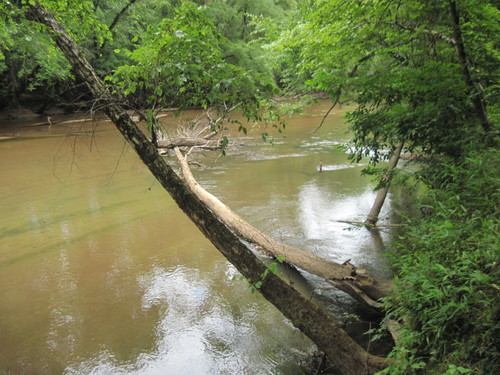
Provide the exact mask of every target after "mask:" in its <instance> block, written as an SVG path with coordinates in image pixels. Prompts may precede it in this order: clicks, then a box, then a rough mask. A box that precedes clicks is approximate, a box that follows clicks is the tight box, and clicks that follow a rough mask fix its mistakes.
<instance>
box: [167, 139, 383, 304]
mask: <svg viewBox="0 0 500 375" xmlns="http://www.w3.org/2000/svg"><path fill="white" fill-rule="evenodd" d="M175 153H176V156H177V159H178V160H179V163H180V165H181V169H182V174H183V176H184V180H185V182H186V183H187V185H188V186H189V188H190V189H191V191H192V192H193V193H194V194H195V195H196V196H197V197H198V199H200V200H201V201H202V202H204V204H205V205H206V206H207V207H208V208H209V209H210V210H211V211H212V212H213V213H214V214H215V215H216V216H217V217H218V218H219V220H221V221H222V222H224V223H225V224H226V225H227V226H228V227H229V228H230V229H231V230H232V231H233V232H234V233H236V234H237V235H238V236H239V237H240V238H242V239H244V240H245V241H247V242H250V243H252V244H254V245H256V247H257V249H258V250H259V251H261V252H262V253H264V254H266V255H269V256H272V257H275V258H278V257H283V258H285V262H286V263H288V264H291V265H293V266H296V267H298V268H300V269H302V270H305V271H307V272H309V273H312V274H314V275H317V276H319V277H321V278H323V279H325V280H326V281H327V282H329V283H330V284H332V285H334V286H335V287H336V288H337V289H340V290H342V291H344V292H345V293H347V294H349V295H350V296H351V297H353V298H354V299H356V300H357V301H359V302H361V303H362V304H364V305H365V306H367V307H369V308H371V309H375V310H378V311H379V312H380V311H381V307H382V306H381V304H380V302H378V300H379V299H380V298H382V297H385V296H387V292H388V289H390V283H387V282H385V281H382V280H376V279H374V278H372V277H370V276H368V275H366V273H365V272H364V270H359V269H356V267H354V266H353V265H351V264H350V263H348V262H346V263H344V264H339V263H336V262H333V261H330V260H327V259H325V258H322V257H319V256H317V255H315V254H313V253H310V252H308V251H305V250H302V249H298V248H295V247H292V246H289V245H286V244H284V243H280V242H278V241H276V240H275V239H274V238H272V237H270V236H268V235H266V234H264V233H262V232H261V231H260V230H258V229H257V228H255V227H253V226H252V225H250V224H249V223H248V222H247V221H246V220H244V219H243V218H241V217H240V216H239V215H237V214H236V213H235V212H234V211H232V210H231V209H230V208H229V207H228V206H226V205H225V204H224V203H222V202H221V201H220V200H219V199H218V198H217V197H215V196H213V195H212V194H210V193H209V192H207V191H206V190H205V189H203V188H202V187H201V186H200V185H199V184H198V182H197V181H196V179H195V178H194V177H193V174H192V173H191V170H190V168H189V166H188V163H187V161H186V159H185V158H184V156H183V155H182V153H181V151H180V150H179V149H178V148H175Z"/></svg>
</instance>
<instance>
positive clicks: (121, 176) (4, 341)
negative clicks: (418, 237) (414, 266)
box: [0, 106, 393, 375]
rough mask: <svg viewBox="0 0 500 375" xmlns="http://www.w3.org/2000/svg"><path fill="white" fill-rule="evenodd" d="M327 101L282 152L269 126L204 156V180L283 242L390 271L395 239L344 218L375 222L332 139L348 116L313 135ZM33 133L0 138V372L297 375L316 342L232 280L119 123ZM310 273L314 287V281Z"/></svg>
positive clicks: (355, 172) (363, 187)
mask: <svg viewBox="0 0 500 375" xmlns="http://www.w3.org/2000/svg"><path fill="white" fill-rule="evenodd" d="M326 109H327V108H326ZM324 110H325V106H323V107H321V106H318V107H315V108H313V109H312V112H313V114H312V115H311V114H304V115H301V116H298V117H297V118H294V119H291V120H290V123H289V126H288V127H287V132H286V138H285V139H276V143H275V145H274V146H269V145H268V144H264V143H262V142H261V140H260V135H259V134H258V132H257V133H254V134H252V135H250V133H249V135H248V136H247V137H245V139H244V140H245V143H246V145H245V146H244V147H238V148H235V149H231V150H228V156H227V157H226V158H224V159H223V160H220V159H217V157H216V155H212V154H210V153H209V154H208V156H209V157H208V158H207V157H206V156H205V155H206V154H204V155H199V156H197V157H199V158H201V159H203V160H200V161H201V162H202V164H204V165H205V167H204V168H202V169H200V170H195V171H194V173H195V175H196V177H197V179H198V180H199V181H200V183H201V184H202V185H203V186H204V187H205V188H207V189H208V190H209V191H210V192H212V193H213V194H215V195H216V196H218V197H221V199H222V200H223V201H224V202H227V203H228V204H229V205H230V206H231V208H233V209H234V210H235V211H237V212H238V213H239V214H240V215H241V216H243V217H244V218H246V219H247V220H248V221H249V222H250V223H252V224H253V225H255V226H256V227H258V228H259V229H261V230H263V231H265V232H266V233H268V234H270V235H271V236H273V237H275V238H277V239H279V240H281V241H283V242H286V243H289V244H290V245H293V246H298V247H301V248H304V249H308V250H310V251H314V252H317V253H318V254H320V255H322V256H325V257H327V258H331V259H334V260H340V261H345V260H347V259H349V258H352V259H353V260H352V261H353V263H355V264H356V265H360V266H364V267H367V268H370V269H371V270H374V271H376V270H380V269H383V268H384V267H383V260H381V258H380V257H378V256H377V253H378V251H380V249H381V248H382V247H383V243H384V242H387V241H388V240H389V236H388V234H385V233H382V235H381V237H380V238H376V237H373V236H372V234H371V233H370V232H368V231H366V230H346V229H347V228H350V226H348V225H346V224H343V223H339V222H338V220H342V219H349V220H352V219H356V218H359V217H364V215H365V214H366V212H367V211H368V209H369V207H370V206H371V203H372V202H373V198H374V193H373V192H371V186H370V184H369V181H367V180H366V179H365V178H363V177H360V175H359V172H360V169H361V168H362V166H359V165H354V166H353V165H350V164H349V163H348V161H347V157H346V155H345V154H344V153H342V152H340V151H339V150H338V149H337V148H336V145H337V144H338V143H340V142H342V141H343V136H342V131H343V126H342V123H341V122H339V121H338V120H339V117H338V115H339V114H338V113H336V114H334V115H332V116H329V118H328V119H327V121H326V122H325V124H324V125H323V128H322V131H323V133H320V134H313V135H311V134H309V132H310V131H311V130H312V129H313V128H314V127H316V126H317V122H316V121H312V120H311V118H312V117H311V116H319V115H320V114H321V113H324ZM316 119H317V118H316ZM85 126H87V125H85ZM95 126H96V124H88V129H87V130H89V131H94V128H95ZM82 130H83V133H82V134H83V135H82V136H79V137H77V139H75V138H74V137H69V138H68V137H66V134H67V133H72V132H79V131H82ZM31 131H33V130H31ZM35 135H36V136H35V137H34V136H33V134H31V133H30V134H29V137H26V138H23V136H22V135H21V136H20V137H19V138H18V139H16V140H14V141H2V142H0V160H2V163H0V174H1V175H2V178H3V182H2V184H0V211H1V215H0V240H1V241H0V270H1V272H0V347H1V348H2V351H0V373H1V374H4V373H5V374H9V373H12V374H59V373H66V374H99V375H101V374H102V375H104V374H106V375H107V374H165V373H171V374H263V373H264V374H287V375H288V374H290V375H293V374H300V373H301V370H300V368H299V366H298V365H297V360H296V357H294V355H293V351H294V349H297V350H298V351H300V352H309V351H311V350H313V349H314V347H313V345H312V344H311V343H310V341H308V340H307V339H306V338H305V337H304V336H303V335H302V334H301V333H300V332H299V331H298V330H296V329H295V328H293V327H292V326H291V324H290V323H289V322H288V321H287V320H286V319H285V318H284V317H283V316H282V315H281V314H280V313H279V312H278V311H276V309H275V308H274V307H273V306H271V305H270V304H269V303H267V302H266V301H265V300H263V299H262V298H261V297H260V296H259V295H258V294H251V293H250V291H249V288H248V285H247V284H246V282H245V281H238V280H232V278H233V276H234V275H237V274H238V273H237V272H236V271H235V269H234V268H233V267H232V266H231V265H230V264H228V262H227V261H226V260H225V259H224V258H223V257H222V256H221V255H220V254H219V253H218V252H217V251H216V250H215V249H214V248H213V246H212V245H211V244H210V243H209V242H208V241H207V240H206V239H205V238H204V237H203V236H202V235H201V234H200V233H199V231H198V230H197V229H196V228H195V227H194V225H193V224H192V223H190V222H189V221H188V220H187V218H186V217H185V215H183V214H182V212H180V210H179V209H178V208H177V207H176V205H175V204H174V203H173V202H172V200H171V199H170V198H169V197H168V196H167V195H166V193H165V192H164V191H163V189H162V188H161V187H160V186H159V185H158V183H155V182H154V179H153V178H152V177H151V175H150V173H149V172H148V171H147V169H146V168H145V167H144V166H143V165H142V163H141V162H140V161H139V160H138V159H137V158H136V157H135V156H134V155H133V153H132V151H131V150H130V149H129V148H128V147H124V141H123V140H122V138H121V137H120V135H119V134H117V131H116V130H114V129H113V128H112V127H111V126H109V125H106V124H102V123H100V124H99V128H98V131H96V132H94V133H93V134H92V135H91V133H90V132H86V131H85V127H84V128H82V125H78V127H77V128H71V126H68V125H66V126H64V127H61V128H59V129H58V128H57V126H56V125H54V126H53V128H52V133H51V134H45V133H43V132H42V129H40V132H39V133H37V134H35ZM90 145H92V147H90ZM75 149H76V151H77V152H76V153H75V152H74V151H75ZM27 151H29V152H27ZM193 156H194V155H193ZM210 157H211V158H210ZM320 161H322V162H323V173H319V172H318V166H319V163H320ZM391 205H393V202H392V198H391V197H389V201H388V206H387V207H386V208H385V209H384V211H383V215H384V216H386V215H388V214H389V213H390V210H391V207H390V206H391ZM351 229H352V228H351ZM306 276H308V279H307V280H306V279H305V278H302V279H301V281H300V284H301V285H302V287H303V289H304V290H305V291H306V292H307V293H310V289H311V288H315V287H316V286H317V285H316V284H315V279H314V277H310V275H306ZM297 284H299V282H298V281H297ZM311 285H312V286H311ZM323 296H324V298H326V299H329V300H331V301H333V302H335V304H333V305H332V306H331V310H332V311H334V312H335V314H337V315H338V316H341V315H342V313H343V312H346V311H347V312H354V311H353V309H355V306H356V304H354V303H353V302H352V299H350V297H346V296H345V295H343V294H339V293H334V292H331V291H325V292H324V293H323Z"/></svg>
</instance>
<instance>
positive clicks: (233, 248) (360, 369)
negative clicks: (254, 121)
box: [27, 0, 386, 375]
mask: <svg viewBox="0 0 500 375" xmlns="http://www.w3.org/2000/svg"><path fill="white" fill-rule="evenodd" d="M27 6H28V9H29V13H28V14H27V17H28V18H30V19H33V20H35V21H37V22H40V23H42V24H44V25H46V26H47V27H48V28H49V29H50V30H52V31H53V33H54V37H55V41H56V43H57V45H58V46H59V48H60V49H61V50H62V52H63V53H64V55H65V56H66V58H67V59H68V61H69V62H70V63H71V65H72V67H73V69H74V72H75V73H76V74H77V75H78V76H79V77H80V78H81V79H82V80H83V81H84V82H86V83H87V85H88V87H89V89H90V91H91V92H92V94H93V96H94V97H95V98H96V99H97V100H100V101H101V102H102V104H103V108H104V112H105V113H106V114H107V115H108V116H109V118H110V119H111V120H112V121H113V123H114V124H115V125H116V127H117V129H118V130H119V131H120V133H121V134H122V135H123V136H124V137H125V139H126V140H127V141H128V143H129V144H130V145H131V146H132V148H133V149H134V150H135V151H136V153H137V154H138V155H139V157H140V158H141V160H142V161H143V162H144V164H145V165H146V166H147V167H148V168H149V169H150V171H151V172H152V173H153V175H154V176H155V177H156V178H157V180H158V181H159V182H160V184H161V185H162V186H163V187H164V188H165V190H167V191H168V193H169V194H170V195H171V196H172V198H173V199H174V200H175V202H176V203H177V205H178V206H179V207H180V208H181V209H182V211H184V213H185V214H186V215H187V216H188V217H189V218H190V219H191V220H192V221H193V223H194V224H195V225H196V226H197V227H198V229H199V230H200V231H201V232H202V233H203V234H204V235H205V236H206V237H207V238H208V239H210V241H211V242H212V243H213V244H214V246H215V247H216V248H217V249H218V250H219V251H220V252H221V253H222V254H223V255H224V256H225V257H226V258H227V259H228V260H229V261H230V262H231V263H233V264H234V265H235V267H236V268H237V269H238V270H239V271H240V272H241V273H242V274H243V275H244V276H245V277H246V278H248V279H249V280H250V281H251V282H252V283H256V282H257V281H263V282H262V286H261V287H260V289H259V291H260V292H261V293H262V295H263V296H264V297H265V298H266V299H268V300H269V301H270V302H271V303H273V304H274V305H275V306H276V307H277V308H278V309H279V310H280V311H281V312H282V313H283V314H284V315H285V316H286V317H288V318H289V319H290V320H291V321H292V322H293V324H294V325H295V326H296V327H297V328H299V329H300V330H302V331H303V332H304V333H305V334H306V335H307V336H309V337H310V338H311V340H312V341H313V342H314V343H316V345H318V347H320V348H321V349H322V350H323V351H325V353H326V354H327V356H328V358H329V359H330V361H332V363H334V364H336V366H337V368H338V370H339V371H340V372H341V373H342V374H345V375H359V374H373V373H375V372H376V371H378V370H380V369H382V368H384V367H385V365H386V364H385V359H383V358H380V357H376V356H373V355H371V354H369V353H368V352H366V351H365V350H364V349H363V348H362V347H360V346H359V345H358V344H357V343H356V342H354V341H353V340H352V339H351V338H350V337H349V336H348V335H347V333H346V332H345V331H344V330H343V329H342V328H341V327H340V326H339V325H338V324H337V322H336V321H335V320H334V319H333V318H332V317H331V315H330V314H329V313H328V312H327V311H326V309H324V308H322V307H320V306H316V305H314V304H313V303H312V302H311V301H310V300H309V299H307V298H305V297H304V296H302V295H301V294H300V293H299V292H298V291H297V290H296V289H295V288H293V287H292V286H291V285H289V284H288V283H287V282H285V281H284V280H282V279H280V278H279V277H278V276H277V275H274V274H273V273H272V272H271V273H269V274H268V275H267V277H266V278H265V279H264V280H261V279H262V274H263V273H264V271H265V270H266V269H267V268H266V266H265V265H264V264H263V263H262V262H261V261H260V260H259V259H258V258H257V257H256V256H255V255H254V254H253V253H252V251H251V250H250V249H249V248H248V247H247V246H246V245H245V244H244V243H243V242H242V241H241V240H239V239H238V238H237V237H236V236H235V235H234V233H232V231H231V230H230V229H229V228H228V227H227V226H226V225H224V224H223V223H222V222H221V221H220V220H218V218H217V217H216V216H215V215H214V214H213V213H212V211H211V210H210V209H209V208H208V207H207V206H206V205H205V204H204V203H203V202H202V201H200V200H199V199H198V198H197V197H196V195H195V194H193V192H191V191H190V189H189V188H188V186H187V185H186V184H184V182H183V181H182V180H181V179H180V178H179V176H177V175H176V174H175V172H174V171H173V170H172V168H170V166H169V165H168V164H167V163H166V162H165V161H164V159H163V158H162V157H161V156H160V155H159V154H158V152H157V149H156V147H155V146H154V145H153V144H152V143H151V142H149V140H148V139H147V137H146V136H145V135H144V134H143V133H142V132H141V131H140V130H139V128H138V127H137V126H136V125H135V123H134V122H133V121H132V120H131V118H130V116H129V115H128V114H127V113H126V112H125V110H124V109H123V108H122V107H121V106H120V105H119V104H117V103H118V102H121V101H120V100H117V98H116V97H115V96H113V95H112V94H111V93H110V92H109V91H108V90H107V88H106V87H105V86H104V83H103V82H102V81H101V80H100V79H99V78H98V77H97V75H96V73H95V72H94V70H93V68H92V67H91V66H90V64H89V63H88V62H87V61H86V59H85V58H84V57H83V56H82V55H81V53H80V51H79V48H78V46H77V45H76V44H75V43H74V41H73V40H72V39H71V38H70V36H69V35H68V33H67V32H66V31H65V30H64V28H63V27H62V26H61V24H59V22H57V20H56V19H55V18H54V17H53V16H52V15H51V14H50V13H49V12H47V11H46V10H45V8H43V7H42V6H41V5H40V4H39V3H38V1H36V0H35V1H30V2H29V3H28V5H27Z"/></svg>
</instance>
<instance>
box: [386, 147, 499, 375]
mask: <svg viewBox="0 0 500 375" xmlns="http://www.w3.org/2000/svg"><path fill="white" fill-rule="evenodd" d="M499 155H500V153H499V152H498V151H495V150H487V151H485V152H483V153H476V154H475V155H474V156H472V157H469V158H466V159H464V160H463V161H461V162H451V161H446V162H445V161H441V162H440V163H439V165H438V164H436V165H435V166H431V167H429V169H427V170H426V171H425V172H424V173H423V175H422V176H423V180H424V182H427V183H428V184H429V185H430V186H432V187H433V188H431V189H429V190H428V192H427V194H426V197H425V199H426V206H427V208H428V210H427V211H426V212H430V214H428V215H426V216H424V217H422V218H419V219H414V220H410V222H409V226H408V227H407V229H405V231H404V233H403V235H402V236H401V238H400V241H399V243H398V245H396V248H395V249H394V250H393V251H392V253H391V255H390V259H391V262H392V265H393V266H394V267H395V269H396V271H397V275H398V277H397V279H396V281H395V282H396V286H397V290H396V292H395V293H394V294H393V295H391V296H390V297H389V298H387V299H386V301H385V305H386V308H387V309H388V311H389V315H390V316H392V317H395V318H396V319H400V320H401V321H403V322H404V324H403V329H402V335H401V342H400V343H399V345H398V347H397V348H396V349H395V350H394V351H393V352H392V353H391V356H392V357H393V358H394V359H395V361H394V363H393V364H392V365H391V366H390V367H389V369H388V370H387V371H386V372H385V373H390V374H449V375H450V374H491V375H493V374H498V373H500V358H499V350H498V347H499V345H498V344H499V340H498V338H499V337H500V323H499V317H500V299H499V297H498V296H499V292H500V287H499V285H500V278H499V276H500V268H499V265H498V261H499V259H500V251H499V247H498V236H497V233H498V215H497V214H498V208H499V205H498V203H499V200H498V187H499V185H500V184H499V178H498V173H497V170H496V169H497V167H498V165H500V164H499Z"/></svg>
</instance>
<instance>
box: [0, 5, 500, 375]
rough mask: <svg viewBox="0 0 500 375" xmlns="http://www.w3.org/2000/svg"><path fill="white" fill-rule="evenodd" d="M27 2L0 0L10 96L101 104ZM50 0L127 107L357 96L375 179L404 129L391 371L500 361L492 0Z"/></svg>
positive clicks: (492, 366)
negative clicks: (402, 221) (414, 166)
mask: <svg viewBox="0 0 500 375" xmlns="http://www.w3.org/2000/svg"><path fill="white" fill-rule="evenodd" d="M23 3H29V1H26V2H23V1H6V0H3V1H2V2H1V3H0V18H1V19H2V22H1V23H0V36H1V38H0V48H1V50H0V79H1V81H2V84H1V86H0V107H1V108H16V107H20V106H26V107H29V108H31V109H33V110H35V111H36V112H37V113H40V114H43V113H44V112H46V111H47V110H48V109H49V108H50V107H53V106H58V107H59V108H63V109H64V110H66V111H74V110H81V109H83V110H90V109H92V110H99V109H100V108H99V106H98V102H96V101H94V100H93V98H92V95H91V93H90V92H89V91H88V89H87V88H86V86H85V85H84V82H82V81H80V80H79V79H78V78H76V76H75V75H74V72H73V70H72V67H71V65H70V64H69V63H68V61H67V60H66V59H65V57H64V55H63V54H62V53H61V52H60V50H59V49H58V47H57V46H56V45H55V43H54V41H53V40H52V38H51V37H50V34H49V33H47V31H46V28H45V27H44V26H42V25H40V24H37V23H34V22H32V21H29V20H28V19H27V18H26V17H25V14H24V12H25V10H24V9H23ZM40 3H41V4H42V5H44V6H45V7H46V8H47V9H49V10H50V11H51V12H52V13H54V14H55V15H56V17H57V18H58V20H59V21H60V22H62V23H63V24H64V26H65V27H66V29H67V30H68V31H69V32H70V35H71V36H72V37H73V38H74V39H75V40H76V41H77V43H78V44H79V46H80V47H81V49H82V51H84V54H85V57H86V58H87V59H88V60H89V62H90V63H91V65H92V66H93V67H94V69H95V70H96V72H97V73H98V75H99V76H100V77H101V78H103V79H105V80H106V82H107V83H108V84H109V85H110V86H111V87H113V88H114V89H115V90H117V91H118V92H120V93H121V94H122V95H123V96H124V97H126V99H127V102H126V105H127V106H128V108H130V109H151V110H153V111H154V110H158V109H160V108H165V107H176V108H179V109H180V110H182V109H186V108H191V107H202V108H206V109H208V108H219V109H223V110H224V109H225V108H232V106H234V105H238V108H239V109H240V110H241V111H242V112H243V113H244V114H245V115H246V116H247V118H249V119H251V120H252V121H257V120H264V118H263V117H264V115H263V114H265V113H271V112H270V111H271V110H272V114H273V116H276V111H278V110H279V109H278V108H276V101H274V100H273V98H276V96H278V95H279V96H282V97H293V98H295V101H294V102H293V103H294V105H293V106H290V105H288V106H286V108H281V110H283V109H286V110H290V109H291V107H294V108H299V107H301V106H302V105H304V104H305V103H307V102H308V100H309V99H310V98H311V96H308V95H304V94H311V93H318V92H320V93H323V94H325V95H327V96H328V97H329V98H330V99H331V100H332V104H334V105H345V104H347V103H354V104H355V106H353V108H354V109H352V110H351V111H350V112H349V113H348V115H347V121H348V123H349V126H350V132H351V134H352V143H351V145H350V146H351V147H352V148H353V149H354V150H355V152H354V153H353V154H352V155H351V158H352V160H353V161H359V160H360V159H361V158H367V159H369V161H370V166H369V167H368V168H366V170H365V171H366V173H369V174H372V175H373V176H374V178H376V179H378V181H379V186H378V187H379V188H383V187H384V185H385V184H387V183H388V182H389V181H388V179H387V178H384V176H386V167H385V163H384V162H385V161H386V160H388V159H389V158H390V156H391V154H392V153H393V152H394V150H395V149H396V147H397V145H398V144H403V145H404V152H405V153H408V154H411V155H412V156H413V158H414V160H415V163H418V165H419V168H418V170H417V172H413V173H407V172H406V171H404V170H398V171H396V172H395V173H394V175H392V176H391V179H390V180H391V183H401V184H405V186H406V187H407V188H408V189H416V187H417V186H419V194H418V195H417V194H415V199H416V201H417V204H418V205H420V207H421V210H420V211H421V213H422V215H420V216H419V217H408V218H406V220H407V224H408V225H407V226H406V227H405V229H404V230H403V232H402V235H401V238H400V239H399V240H398V241H397V243H395V245H394V247H393V249H392V250H391V251H390V254H388V256H389V258H390V260H391V265H392V267H393V270H394V277H395V279H394V283H395V285H396V289H395V291H394V292H393V293H391V295H390V296H389V297H387V298H386V299H385V300H384V301H383V302H384V306H385V311H386V315H387V316H388V317H390V318H392V319H394V320H399V321H401V322H402V323H403V329H402V331H401V335H400V339H399V340H398V345H397V346H396V347H395V348H394V350H393V351H392V352H391V354H390V355H389V356H390V357H391V358H394V359H395V360H394V361H393V362H392V363H391V365H390V366H389V367H388V368H387V369H386V370H384V371H385V373H390V374H442V373H444V374H450V375H451V374H496V373H498V371H499V369H500V359H499V352H498V337H499V336H500V332H499V315H500V312H499V306H500V303H499V298H498V294H499V285H500V281H499V266H498V259H500V256H499V255H500V252H499V248H498V241H497V238H498V236H497V233H498V208H499V205H498V203H499V201H498V197H499V195H498V186H499V178H498V172H497V169H498V167H497V166H498V165H499V152H498V125H499V121H500V120H499V117H500V102H499V96H498V91H499V87H500V86H499V80H498V78H499V69H500V64H499V60H500V52H499V45H500V22H499V21H500V11H499V9H498V3H497V2H495V1H481V0H479V1H472V0H460V1H451V0H447V1H445V0H429V1H411V0H407V1H391V0H380V1H375V0H372V1H369V0H364V1H356V2H351V1H342V0H303V1H299V0H297V1H294V0H281V1H280V0H233V1H231V0H227V1H224V0H212V1H210V0H206V1H195V2H190V1H180V0H179V1H176V0H170V1H169V0H159V1H157V0H155V1H153V0H107V1H104V0H94V1H80V0H66V1H63V0H44V1H40ZM272 119H274V120H276V117H273V118H272ZM278 122H279V121H278ZM241 130H242V131H245V128H244V127H241ZM422 187H424V189H422ZM422 190H423V192H422Z"/></svg>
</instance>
